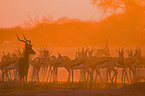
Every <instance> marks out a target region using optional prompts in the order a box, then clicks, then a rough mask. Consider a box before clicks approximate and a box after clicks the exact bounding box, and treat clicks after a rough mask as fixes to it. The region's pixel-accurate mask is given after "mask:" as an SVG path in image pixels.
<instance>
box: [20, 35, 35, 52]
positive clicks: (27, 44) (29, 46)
mask: <svg viewBox="0 0 145 96" xmlns="http://www.w3.org/2000/svg"><path fill="white" fill-rule="evenodd" d="M23 37H24V39H25V40H21V39H20V38H19V36H18V34H17V38H18V40H19V41H21V42H24V43H25V53H27V54H36V53H35V51H34V50H33V49H32V46H33V45H32V44H31V41H30V40H27V39H26V38H25V36H24V35H23Z"/></svg>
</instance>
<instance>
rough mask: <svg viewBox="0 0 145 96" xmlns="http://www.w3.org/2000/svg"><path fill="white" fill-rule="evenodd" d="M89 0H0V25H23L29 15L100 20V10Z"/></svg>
mask: <svg viewBox="0 0 145 96" xmlns="http://www.w3.org/2000/svg"><path fill="white" fill-rule="evenodd" d="M90 2H91V0H1V1H0V12H1V13H0V27H13V26H17V25H21V26H22V25H23V24H24V21H25V20H26V19H27V18H28V14H29V13H30V15H31V17H32V18H34V17H36V16H37V17H38V18H42V17H43V16H52V17H53V18H54V20H56V19H58V18H61V17H64V16H66V17H68V18H78V19H80V20H97V21H98V20H100V19H101V18H102V16H101V11H100V10H97V9H96V8H95V7H93V6H92V5H91V3H90Z"/></svg>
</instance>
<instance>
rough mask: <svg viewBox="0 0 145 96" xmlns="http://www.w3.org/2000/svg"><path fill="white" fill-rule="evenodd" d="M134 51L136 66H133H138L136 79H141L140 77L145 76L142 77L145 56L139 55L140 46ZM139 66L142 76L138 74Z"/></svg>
mask: <svg viewBox="0 0 145 96" xmlns="http://www.w3.org/2000/svg"><path fill="white" fill-rule="evenodd" d="M134 51H135V53H134V56H135V59H136V66H135V68H138V69H137V70H138V74H137V78H136V80H138V79H141V78H143V79H144V80H145V78H144V77H143V71H144V64H145V58H143V57H142V56H141V49H140V48H137V49H136V50H134ZM139 68H142V76H140V74H139V73H140V70H139ZM135 70H136V69H135Z"/></svg>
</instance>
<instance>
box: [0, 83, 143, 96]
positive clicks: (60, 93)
mask: <svg viewBox="0 0 145 96" xmlns="http://www.w3.org/2000/svg"><path fill="white" fill-rule="evenodd" d="M0 96H145V82H140V83H134V84H131V85H124V84H107V85H104V84H97V85H96V86H93V87H91V88H90V87H89V86H85V85H83V84H80V83H74V84H68V83H59V84H57V85H54V84H52V83H47V84H46V83H41V84H36V83H31V82H29V83H28V84H25V85H19V84H16V83H0Z"/></svg>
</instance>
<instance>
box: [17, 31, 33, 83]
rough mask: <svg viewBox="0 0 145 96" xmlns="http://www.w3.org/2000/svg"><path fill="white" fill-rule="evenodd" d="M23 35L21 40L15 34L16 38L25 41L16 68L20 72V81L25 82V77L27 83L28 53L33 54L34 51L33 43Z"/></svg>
mask: <svg viewBox="0 0 145 96" xmlns="http://www.w3.org/2000/svg"><path fill="white" fill-rule="evenodd" d="M23 37H24V39H25V40H21V39H20V38H19V37H18V34H17V38H18V40H19V41H21V42H24V43H25V49H24V56H23V57H22V58H20V59H19V62H18V69H19V73H20V80H21V83H22V82H23V83H25V80H24V77H25V79H26V83H27V76H28V69H29V55H30V54H35V51H34V50H33V49H32V46H33V45H32V44H31V41H30V40H27V39H26V38H25V36H24V35H23ZM22 80H23V81H22Z"/></svg>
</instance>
